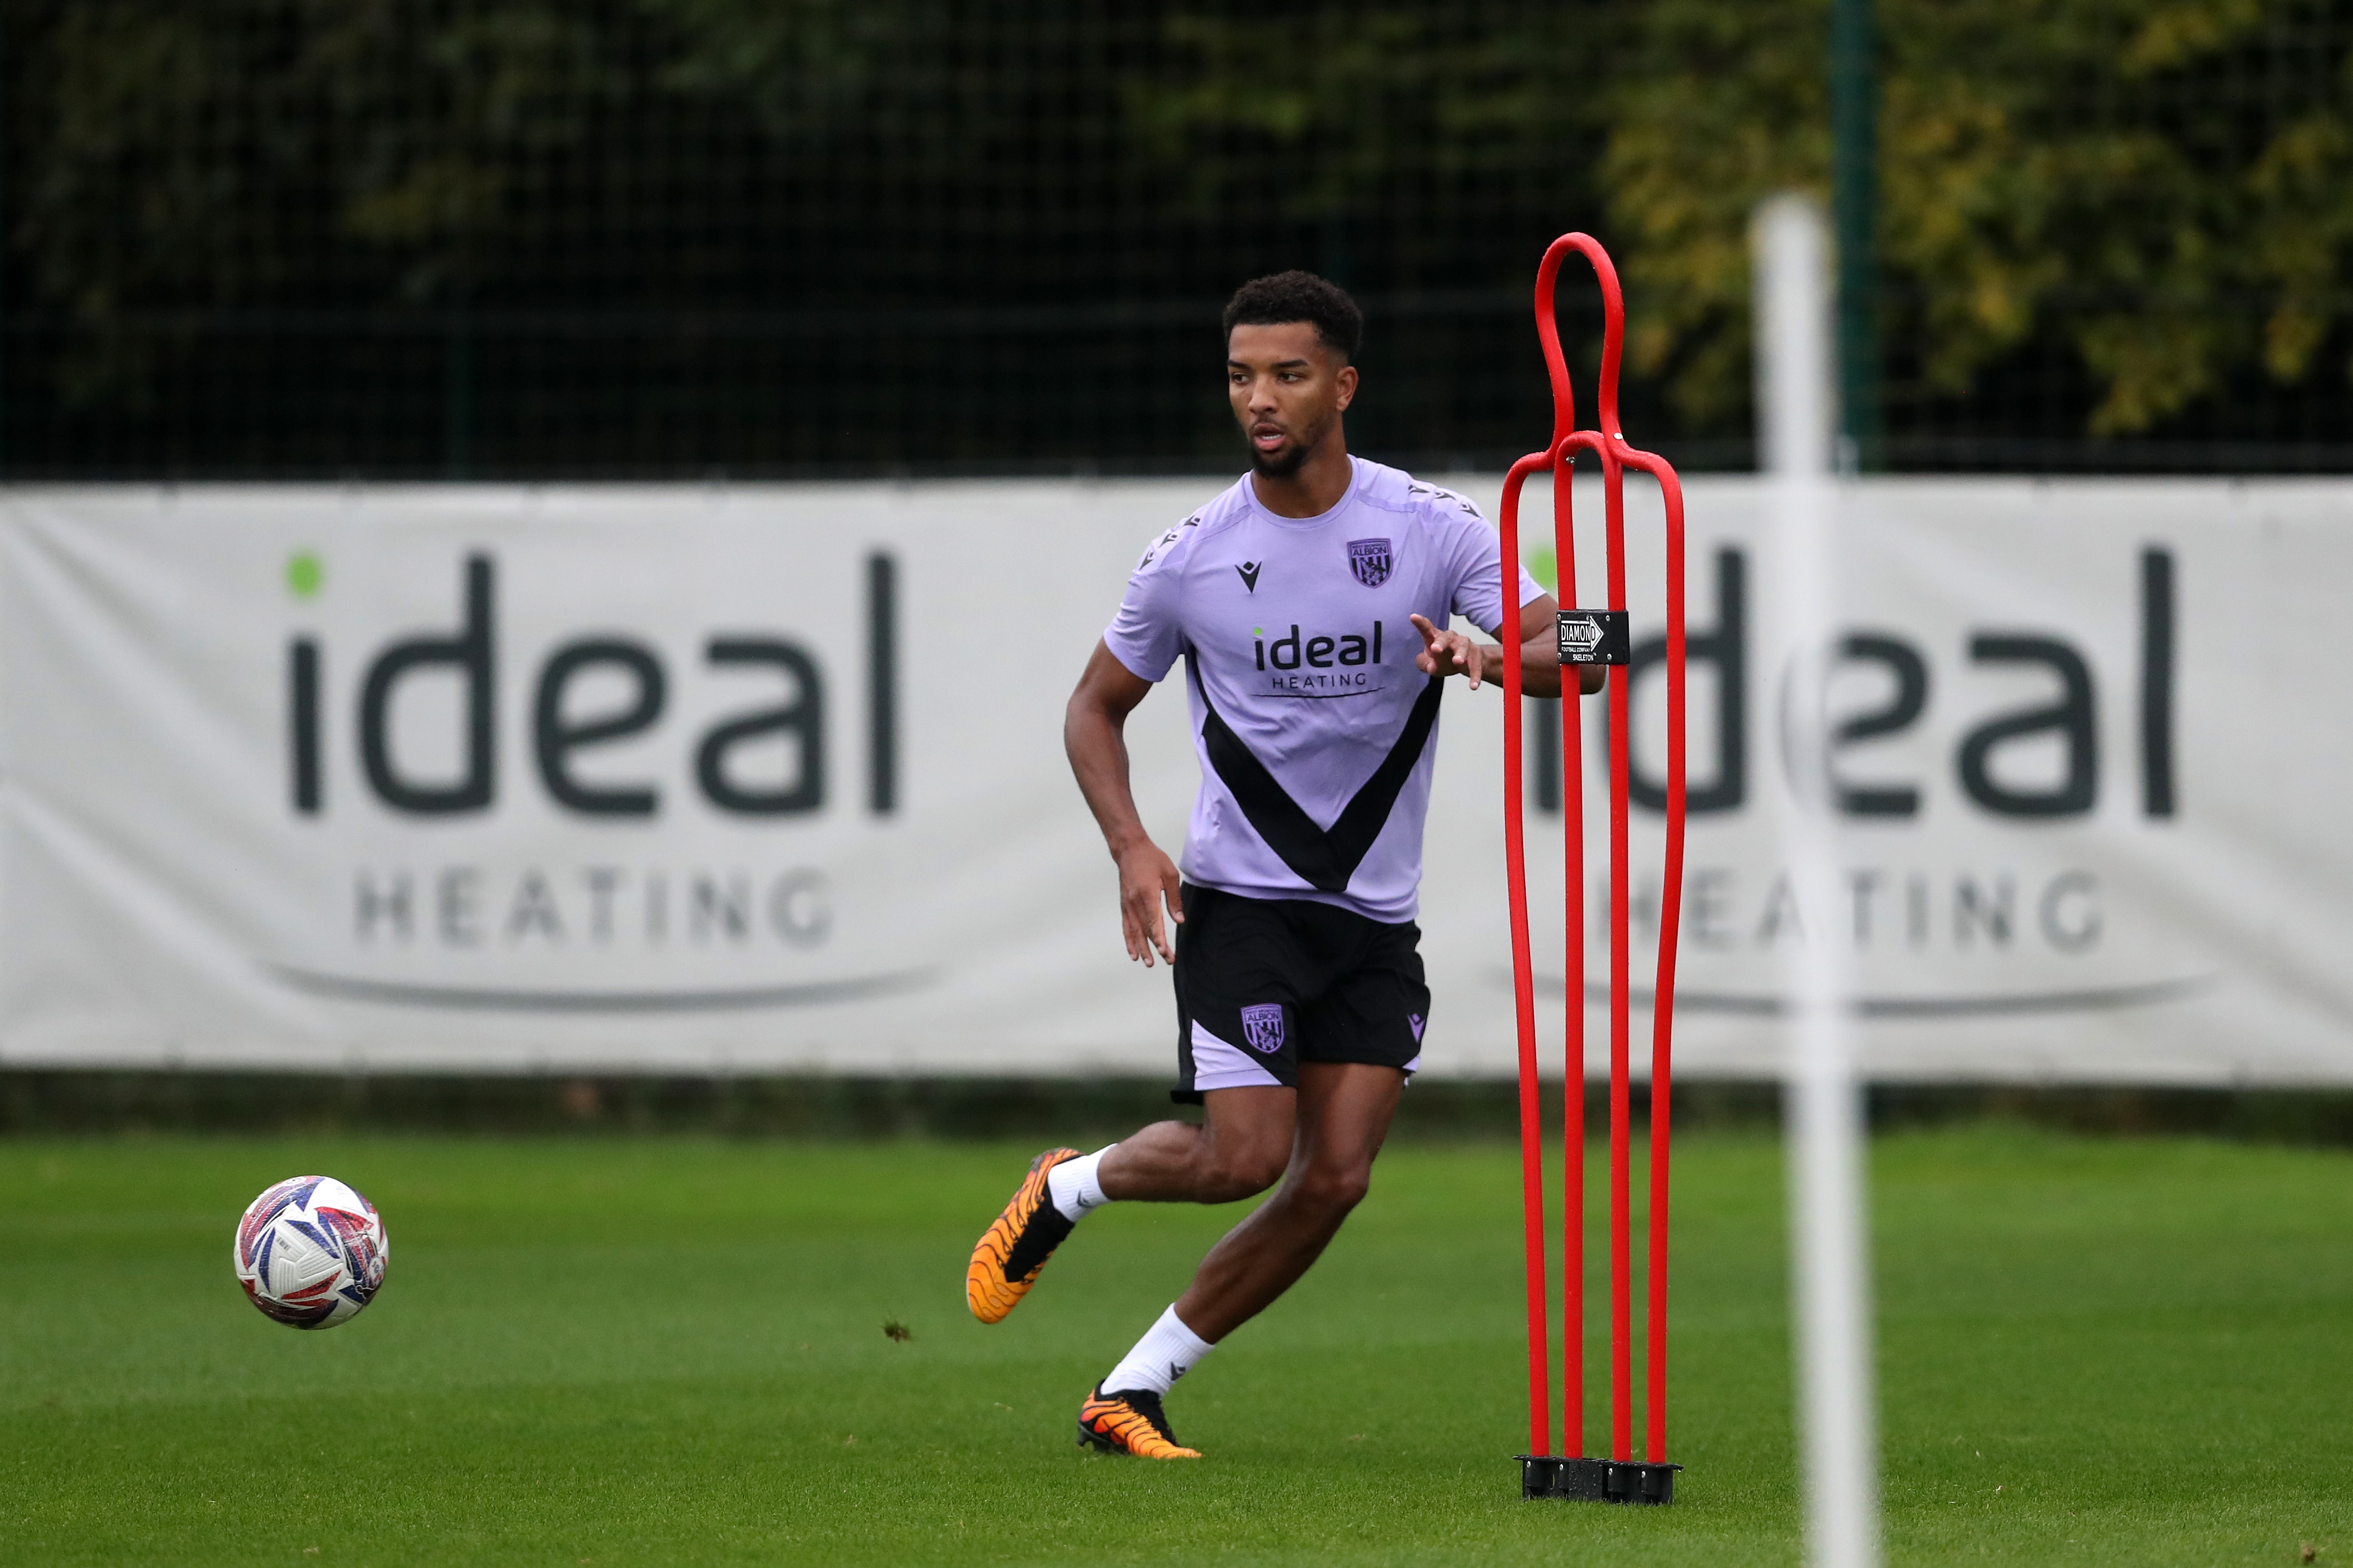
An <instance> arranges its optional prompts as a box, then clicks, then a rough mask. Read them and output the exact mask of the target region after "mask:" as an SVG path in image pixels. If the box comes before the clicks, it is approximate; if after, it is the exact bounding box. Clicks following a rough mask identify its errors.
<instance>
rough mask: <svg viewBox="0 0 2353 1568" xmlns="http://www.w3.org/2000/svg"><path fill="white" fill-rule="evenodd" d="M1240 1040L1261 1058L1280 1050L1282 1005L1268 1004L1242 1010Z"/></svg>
mask: <svg viewBox="0 0 2353 1568" xmlns="http://www.w3.org/2000/svg"><path fill="white" fill-rule="evenodd" d="M1242 1038H1243V1039H1245V1040H1248V1041H1249V1042H1250V1049H1252V1050H1254V1051H1256V1052H1258V1053H1259V1054H1260V1055H1261V1056H1270V1057H1271V1056H1272V1055H1273V1054H1274V1053H1275V1052H1277V1051H1279V1050H1281V1049H1282V1004H1281V1003H1279V1002H1270V1003H1267V1004H1265V1005H1261V1006H1257V1007H1245V1008H1243V1009H1242Z"/></svg>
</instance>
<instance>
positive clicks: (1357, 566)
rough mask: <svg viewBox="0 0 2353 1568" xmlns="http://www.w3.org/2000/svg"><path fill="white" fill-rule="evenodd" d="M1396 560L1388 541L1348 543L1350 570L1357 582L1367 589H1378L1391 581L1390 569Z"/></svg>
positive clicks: (1354, 540)
mask: <svg viewBox="0 0 2353 1568" xmlns="http://www.w3.org/2000/svg"><path fill="white" fill-rule="evenodd" d="M1393 564H1394V558H1393V557H1392V555H1391V553H1390V552H1389V542H1388V540H1386V539H1352V540H1350V541H1348V568H1349V570H1351V571H1353V572H1354V573H1356V581H1357V582H1359V583H1362V584H1364V585H1365V586H1366V587H1367V588H1377V587H1379V586H1380V585H1381V584H1384V583H1386V582H1388V580H1389V568H1390V566H1391V565H1393Z"/></svg>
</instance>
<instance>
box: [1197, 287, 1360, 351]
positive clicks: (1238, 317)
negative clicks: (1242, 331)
mask: <svg viewBox="0 0 2353 1568" xmlns="http://www.w3.org/2000/svg"><path fill="white" fill-rule="evenodd" d="M1286 321H1306V322H1309V323H1310V324H1312V325H1313V326H1314V329H1315V336H1316V337H1317V339H1319V340H1320V341H1321V342H1323V344H1324V347H1325V348H1326V349H1328V350H1330V351H1331V352H1332V353H1336V354H1338V355H1339V356H1340V362H1341V363H1343V364H1345V363H1348V362H1349V361H1351V360H1353V359H1355V358H1356V345H1357V344H1358V343H1359V342H1363V341H1364V336H1365V313H1364V312H1363V311H1362V310H1358V309H1356V301H1355V300H1351V299H1349V298H1348V292H1347V290H1346V289H1343V288H1341V287H1340V286H1339V285H1338V284H1337V283H1334V282H1332V281H1330V280H1328V279H1323V278H1318V277H1317V276H1315V274H1314V273H1313V272H1297V271H1293V272H1276V273H1272V274H1270V275H1269V276H1267V277H1264V278H1253V279H1250V281H1249V282H1247V283H1245V284H1243V285H1242V286H1241V287H1240V288H1239V289H1235V290H1234V297H1233V298H1232V299H1230V300H1227V301H1226V336H1228V337H1229V338H1230V337H1232V336H1233V335H1234V329H1235V328H1236V327H1242V326H1250V327H1272V326H1280V325H1282V323H1283V322H1286Z"/></svg>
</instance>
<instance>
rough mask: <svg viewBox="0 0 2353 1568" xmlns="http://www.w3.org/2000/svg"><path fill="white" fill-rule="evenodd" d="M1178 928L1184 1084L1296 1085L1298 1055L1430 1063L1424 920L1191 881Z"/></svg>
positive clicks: (1399, 1064)
mask: <svg viewBox="0 0 2353 1568" xmlns="http://www.w3.org/2000/svg"><path fill="white" fill-rule="evenodd" d="M1184 900H1185V923H1184V924H1182V925H1180V926H1178V927H1177V928H1176V1061H1177V1071H1178V1079H1179V1081H1178V1083H1177V1087H1176V1089H1173V1090H1171V1091H1170V1094H1169V1098H1170V1099H1172V1100H1179V1101H1185V1102H1190V1103H1193V1104H1198V1103H1200V1100H1201V1096H1202V1094H1203V1092H1204V1091H1205V1090H1208V1089H1235V1088H1240V1087H1243V1086H1245V1085H1270V1084H1274V1085H1282V1086H1284V1087H1286V1088H1293V1089H1295V1088H1297V1087H1298V1085H1299V1064H1300V1063H1301V1062H1303V1061H1307V1062H1367V1063H1370V1064H1372V1065H1373V1066H1375V1067H1391V1068H1403V1069H1405V1070H1406V1071H1407V1072H1409V1073H1410V1072H1412V1071H1413V1070H1414V1069H1415V1068H1418V1067H1419V1066H1420V1065H1421V1032H1422V1028H1423V1026H1425V1025H1426V1024H1428V1022H1429V1021H1430V986H1429V984H1427V983H1426V982H1425V981H1424V980H1423V977H1422V969H1421V953H1420V952H1419V943H1420V942H1421V928H1420V927H1419V926H1417V925H1415V924H1414V923H1413V922H1412V921H1404V922H1403V923H1401V924H1398V925H1390V924H1388V923H1386V922H1384V921H1376V920H1367V919H1366V918H1365V917H1364V916H1363V915H1360V914H1356V913H1355V912H1353V911H1352V910H1343V909H1335V908H1334V907H1333V906H1332V905H1330V904H1319V903H1316V902H1314V901H1313V900H1307V899H1245V898H1242V897H1240V895H1238V894H1234V893H1227V892H1220V891H1219V889H1215V888H1199V887H1195V886H1193V885H1192V884H1190V883H1187V885H1186V887H1185V891H1184Z"/></svg>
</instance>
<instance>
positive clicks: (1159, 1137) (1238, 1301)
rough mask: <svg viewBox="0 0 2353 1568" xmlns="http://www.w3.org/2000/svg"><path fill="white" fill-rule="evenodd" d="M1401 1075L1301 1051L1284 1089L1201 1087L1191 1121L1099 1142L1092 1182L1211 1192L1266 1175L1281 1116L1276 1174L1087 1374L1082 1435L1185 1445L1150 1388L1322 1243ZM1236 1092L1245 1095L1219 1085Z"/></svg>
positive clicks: (1239, 1318) (1250, 1186)
mask: <svg viewBox="0 0 2353 1568" xmlns="http://www.w3.org/2000/svg"><path fill="white" fill-rule="evenodd" d="M1404 1086H1405V1074H1404V1073H1403V1072H1402V1071H1401V1070H1400V1069H1398V1068H1384V1067H1366V1066H1362V1065H1356V1064H1340V1063H1326V1062H1310V1063H1305V1064H1303V1066H1302V1067H1301V1069H1300V1079H1299V1088H1298V1089H1297V1090H1296V1091H1295V1092H1294V1091H1293V1090H1290V1089H1218V1090H1212V1091H1211V1092H1210V1093H1209V1094H1208V1097H1207V1099H1208V1103H1209V1108H1210V1115H1209V1120H1208V1122H1207V1123H1206V1124H1205V1125H1204V1126H1203V1127H1200V1128H1191V1127H1186V1126H1185V1125H1183V1124H1182V1123H1177V1122H1162V1123H1159V1124H1157V1125H1155V1126H1153V1127H1148V1128H1146V1129H1145V1131H1143V1132H1140V1133H1138V1134H1137V1135H1136V1136H1135V1137H1134V1138H1131V1139H1130V1140H1128V1141H1127V1142H1125V1143H1123V1144H1121V1145H1119V1146H1118V1148H1117V1149H1116V1150H1113V1151H1111V1152H1106V1154H1105V1155H1104V1157H1103V1174H1104V1179H1105V1182H1106V1188H1105V1190H1106V1191H1111V1190H1112V1189H1113V1187H1116V1188H1117V1189H1118V1190H1117V1191H1115V1192H1113V1193H1112V1195H1113V1196H1118V1197H1141V1198H1160V1199H1162V1200H1163V1201H1167V1200H1172V1199H1173V1200H1176V1201H1183V1200H1186V1199H1191V1200H1193V1201H1196V1202H1208V1203H1216V1202H1219V1201H1222V1200H1225V1199H1229V1198H1234V1197H1245V1196H1248V1195H1249V1194H1251V1193H1253V1192H1260V1191H1263V1190H1264V1189H1265V1188H1266V1187H1267V1186H1268V1185H1269V1184H1271V1183H1272V1181H1273V1180H1274V1175H1275V1171H1276V1166H1277V1159H1278V1156H1277V1155H1276V1153H1275V1150H1276V1148H1277V1146H1278V1145H1277V1144H1276V1143H1275V1141H1274V1139H1275V1134H1276V1133H1277V1131H1278V1130H1279V1129H1280V1128H1281V1126H1282V1123H1283V1122H1286V1121H1287V1122H1289V1123H1290V1124H1291V1125H1290V1131H1291V1139H1290V1144H1291V1147H1290V1158H1289V1162H1288V1166H1289V1168H1288V1169H1287V1170H1285V1171H1283V1173H1282V1186H1281V1187H1280V1188H1278V1189H1277V1190H1276V1192H1275V1194H1274V1195H1273V1196H1272V1197H1271V1198H1269V1199H1268V1200H1267V1201H1266V1202H1265V1203H1263V1204H1261V1205H1259V1207H1258V1208H1257V1210H1256V1211H1255V1212H1253V1213H1252V1214H1251V1215H1250V1217H1249V1218H1248V1219H1245V1220H1244V1221H1242V1223H1241V1224H1240V1225H1238V1226H1235V1227H1234V1228H1233V1229H1232V1230H1230V1231H1229V1232H1228V1233H1227V1234H1226V1237H1225V1238H1224V1239H1223V1240H1221V1241H1219V1243H1218V1245H1217V1246H1216V1247H1212V1248H1210V1250H1209V1256H1208V1258H1204V1259H1203V1260H1202V1263H1201V1267H1200V1268H1199V1269H1198V1271H1197V1272H1196V1273H1195V1274H1194V1277H1193V1283H1192V1285H1191V1287H1190V1288H1189V1289H1187V1290H1186V1292H1185V1294H1184V1295H1183V1296H1182V1297H1181V1298H1179V1299H1178V1300H1177V1301H1176V1303H1175V1305H1173V1306H1171V1307H1170V1308H1169V1309H1168V1310H1166V1311H1165V1312H1163V1313H1161V1315H1160V1321H1158V1322H1156V1323H1155V1324H1153V1325H1152V1327H1151V1328H1150V1329H1149V1330H1147V1331H1145V1336H1144V1337H1143V1338H1142V1339H1141V1340H1138V1341H1137V1342H1136V1343H1135V1348H1134V1349H1133V1350H1131V1351H1129V1352H1127V1355H1126V1356H1125V1357H1124V1359H1122V1361H1121V1362H1120V1363H1119V1364H1118V1365H1117V1366H1115V1367H1113V1369H1112V1371H1111V1373H1110V1375H1108V1376H1107V1377H1105V1378H1104V1379H1103V1382H1102V1383H1100V1384H1096V1386H1095V1391H1094V1392H1093V1393H1092V1394H1090V1395H1088V1397H1087V1400H1086V1402H1085V1404H1084V1405H1082V1406H1081V1407H1080V1410H1079V1440H1080V1441H1081V1442H1082V1443H1083V1444H1086V1445H1088V1446H1090V1447H1097V1448H1102V1449H1105V1450H1108V1451H1113V1452H1124V1453H1130V1454H1137V1455H1142V1456H1145V1457H1147V1458H1194V1457H1196V1456H1195V1455H1194V1451H1193V1450H1192V1449H1190V1448H1186V1447H1179V1446H1177V1444H1176V1438H1175V1436H1174V1435H1173V1434H1172V1433H1171V1432H1170V1430H1169V1426H1168V1419H1167V1416H1166V1414H1165V1413H1164V1412H1163V1411H1162V1409H1161V1404H1160V1402H1161V1398H1162V1396H1163V1395H1165V1394H1167V1392H1168V1390H1169V1388H1170V1386H1171V1385H1172V1384H1175V1383H1176V1380H1177V1379H1178V1378H1180V1377H1182V1376H1184V1375H1185V1374H1186V1373H1187V1372H1189V1371H1191V1370H1192V1369H1193V1367H1194V1366H1195V1365H1196V1364H1197V1363H1198V1362H1199V1361H1200V1360H1201V1358H1202V1357H1204V1356H1206V1355H1208V1353H1209V1352H1210V1351H1211V1350H1212V1349H1213V1348H1214V1347H1215V1346H1216V1344H1217V1342H1218V1341H1219V1340H1221V1339H1223V1338H1224V1337H1225V1336H1226V1335H1227V1334H1229V1333H1230V1332H1231V1331H1233V1330H1234V1329H1236V1328H1237V1327H1239V1326H1240V1324H1242V1323H1243V1322H1245V1321H1248V1320H1249V1319H1250V1318H1252V1317H1255V1316H1256V1315H1257V1314H1258V1313H1259V1312H1260V1311H1261V1310H1263V1309H1264V1308H1265V1307H1266V1305H1267V1304H1268V1303H1269V1302H1271V1301H1272V1300H1274V1299H1275V1298H1276V1297H1278V1296H1280V1295H1282V1293H1283V1291H1285V1290H1287V1289H1290V1288H1291V1285H1292V1282H1293V1281H1294V1280H1296V1279H1298V1278H1299V1277H1300V1276H1301V1275H1302V1274H1303V1273H1305V1272H1306V1271H1307V1268H1308V1266H1309V1265H1310V1264H1312V1263H1314V1261H1315V1259H1316V1258H1317V1257H1319V1256H1320V1255H1321V1254H1322V1253H1323V1251H1324V1247H1325V1245H1326V1244H1328V1243H1329V1242H1330V1241H1331V1239H1332V1237H1333V1236H1334V1235H1335V1233H1336V1232H1337V1231H1338V1230H1339V1228H1340V1225H1341V1222H1342V1221H1344V1220H1345V1219H1346V1218H1347V1217H1348V1213H1349V1211H1350V1210H1351V1209H1353V1208H1355V1207H1356V1205H1357V1203H1358V1202H1359V1201H1360V1200H1361V1199H1362V1198H1363V1197H1364V1195H1365V1189H1366V1186H1367V1185H1368V1184H1370V1181H1371V1178H1372V1166H1373V1157H1374V1156H1375V1155H1376V1154H1377V1153H1378V1152H1380V1147H1381V1141H1382V1139H1383V1138H1384V1137H1385V1136H1386V1135H1387V1134H1388V1126H1389V1119H1390V1118H1391V1117H1392V1116H1394V1115H1395V1114H1396V1112H1397V1102H1398V1092H1399V1090H1401V1089H1403V1088H1404ZM1242 1095H1248V1096H1253V1097H1257V1098H1253V1099H1250V1100H1240V1101H1236V1100H1227V1099H1226V1097H1229V1096H1242ZM1277 1096H1280V1097H1281V1100H1278V1099H1277V1098H1276V1097H1277ZM1221 1100H1225V1103H1224V1104H1223V1105H1221V1104H1220V1101H1221ZM1284 1100H1289V1101H1292V1102H1293V1103H1291V1104H1283V1103H1282V1101H1284ZM1113 1154H1117V1155H1119V1156H1121V1159H1120V1162H1119V1163H1118V1164H1117V1165H1116V1166H1114V1165H1113Z"/></svg>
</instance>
